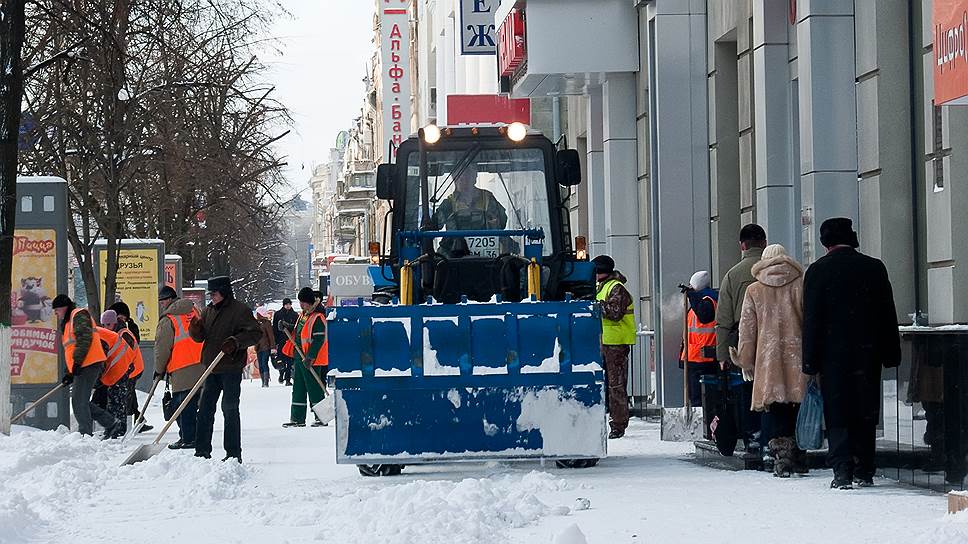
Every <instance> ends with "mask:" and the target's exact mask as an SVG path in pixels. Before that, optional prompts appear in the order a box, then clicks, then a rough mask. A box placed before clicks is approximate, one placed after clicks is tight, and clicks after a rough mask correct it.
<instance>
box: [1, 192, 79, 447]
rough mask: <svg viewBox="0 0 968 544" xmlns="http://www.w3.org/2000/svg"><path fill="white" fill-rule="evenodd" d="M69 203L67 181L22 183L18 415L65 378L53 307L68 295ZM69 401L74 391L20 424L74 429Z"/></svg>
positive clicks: (16, 281)
mask: <svg viewBox="0 0 968 544" xmlns="http://www.w3.org/2000/svg"><path fill="white" fill-rule="evenodd" d="M67 202H68V201H67V182H66V181H64V180H63V179H61V178H55V177H22V178H19V179H18V180H17V228H16V230H15V231H14V242H13V271H12V277H11V293H10V295H11V303H12V306H13V308H12V310H13V312H12V316H11V317H12V319H11V321H12V325H13V360H12V361H11V365H10V366H11V368H10V381H11V392H10V395H11V399H10V402H11V405H12V408H13V413H18V412H20V411H21V410H23V409H24V408H26V407H27V405H29V404H30V403H31V402H33V401H34V400H36V399H38V398H40V397H41V396H43V394H44V393H46V392H47V391H49V390H50V389H51V388H53V387H54V386H55V385H56V384H57V383H58V382H60V380H61V378H62V376H63V375H64V371H65V365H64V363H63V360H64V356H63V349H62V347H61V342H60V324H59V323H58V322H57V315H56V314H55V313H54V310H53V306H52V303H53V300H54V297H56V296H57V294H58V293H67V280H68V274H67V227H68V218H69V215H68V204H67ZM68 402H69V396H68V391H67V390H66V389H64V390H63V391H62V392H61V393H58V394H57V395H54V396H53V397H52V398H51V399H50V400H49V401H48V402H47V403H45V404H44V405H43V406H38V407H37V408H35V409H34V410H32V411H31V412H30V413H28V414H27V415H26V416H25V417H24V418H23V419H21V420H20V421H19V422H18V423H19V424H21V425H30V426H32V427H37V428H40V429H56V428H57V426H59V425H64V426H69V425H70V412H69V407H68Z"/></svg>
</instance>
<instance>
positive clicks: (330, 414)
mask: <svg viewBox="0 0 968 544" xmlns="http://www.w3.org/2000/svg"><path fill="white" fill-rule="evenodd" d="M283 332H284V333H286V337H287V338H289V341H290V342H292V346H293V347H294V348H295V349H296V353H298V354H299V360H300V362H302V365H303V367H304V368H305V369H306V370H307V371H308V372H309V374H310V375H311V376H312V377H313V378H314V379H315V380H316V383H318V384H319V388H320V389H322V390H323V400H321V401H319V402H317V403H316V404H314V405H312V406H311V407H310V408H312V410H313V413H314V414H316V417H318V418H319V421H321V422H322V423H329V422H330V421H333V420H334V419H336V401H335V400H334V399H333V398H332V395H328V394H326V384H325V383H323V380H322V379H320V377H319V375H318V374H316V373H315V372H313V367H311V366H309V365H308V364H306V354H305V353H303V352H302V348H300V347H299V344H297V343H296V339H295V338H293V337H292V333H291V332H289V331H288V330H283Z"/></svg>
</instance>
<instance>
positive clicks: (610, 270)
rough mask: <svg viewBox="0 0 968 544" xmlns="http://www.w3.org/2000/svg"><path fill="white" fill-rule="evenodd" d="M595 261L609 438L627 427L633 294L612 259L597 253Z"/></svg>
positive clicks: (593, 261)
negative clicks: (606, 385) (600, 309)
mask: <svg viewBox="0 0 968 544" xmlns="http://www.w3.org/2000/svg"><path fill="white" fill-rule="evenodd" d="M592 263H594V264H595V279H596V281H597V282H598V285H597V287H598V290H597V292H596V294H595V299H596V300H597V301H598V302H599V303H600V304H601V305H602V358H603V359H604V360H605V381H606V382H607V383H608V392H607V398H608V414H609V426H610V427H611V432H610V433H608V437H609V438H622V437H623V436H625V428H626V427H628V426H629V394H628V374H629V352H630V351H632V344H634V343H635V314H634V313H633V304H632V295H631V294H630V293H629V291H628V289H626V288H625V282H626V281H628V280H627V279H626V278H625V276H623V275H622V273H621V272H619V271H618V270H615V261H614V260H613V259H612V258H611V257H609V256H608V255H599V256H598V257H595V258H594V259H593V260H592Z"/></svg>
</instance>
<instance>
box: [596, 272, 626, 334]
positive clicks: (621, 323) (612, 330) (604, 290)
mask: <svg viewBox="0 0 968 544" xmlns="http://www.w3.org/2000/svg"><path fill="white" fill-rule="evenodd" d="M616 285H623V284H622V282H620V281H618V280H616V279H611V280H608V281H606V282H605V283H602V284H599V286H598V292H597V293H596V294H595V300H597V301H599V302H603V301H604V300H605V299H606V298H608V295H609V293H611V292H612V288H614V287H615V286H616ZM602 344H604V345H606V346H627V345H632V344H635V313H634V303H633V304H629V307H628V310H626V311H625V315H624V316H622V319H620V320H618V321H612V320H611V319H606V318H605V317H602Z"/></svg>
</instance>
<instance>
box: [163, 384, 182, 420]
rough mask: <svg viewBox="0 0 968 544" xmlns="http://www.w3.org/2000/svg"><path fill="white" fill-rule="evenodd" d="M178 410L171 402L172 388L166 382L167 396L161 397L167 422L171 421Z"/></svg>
mask: <svg viewBox="0 0 968 544" xmlns="http://www.w3.org/2000/svg"><path fill="white" fill-rule="evenodd" d="M177 408H178V407H177V406H175V403H173V402H172V401H171V388H170V387H169V386H168V382H165V395H164V396H163V397H161V412H162V414H164V416H165V421H168V420H170V419H171V416H173V415H175V410H176V409H177Z"/></svg>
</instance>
